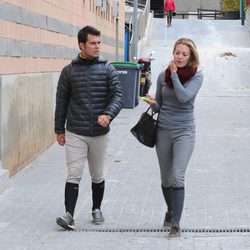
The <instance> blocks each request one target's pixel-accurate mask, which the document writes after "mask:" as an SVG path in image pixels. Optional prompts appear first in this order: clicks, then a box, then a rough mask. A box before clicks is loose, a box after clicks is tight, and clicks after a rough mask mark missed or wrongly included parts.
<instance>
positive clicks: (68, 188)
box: [55, 26, 122, 230]
mask: <svg viewBox="0 0 250 250" xmlns="http://www.w3.org/2000/svg"><path fill="white" fill-rule="evenodd" d="M100 35H101V33H100V31H98V30H97V29H95V28H94V27H91V26H85V27H84V28H83V29H81V30H80V31H79V32H78V44H79V48H80V50H81V52H80V53H79V55H78V57H77V58H76V59H74V60H73V61H72V62H71V63H70V64H69V65H67V66H65V67H64V69H63V70H62V72H61V75H60V78H59V81H58V86H57V93H56V110H55V133H56V135H57V142H58V144H59V145H61V146H64V145H65V150H66V162H67V167H68V176H67V179H66V185H65V210H66V214H65V215H63V216H61V217H58V218H57V219H56V223H57V224H58V225H59V226H61V227H63V228H64V229H66V230H74V219H73V217H74V210H75V206H76V202H77V198H78V189H79V183H80V180H81V178H82V174H83V168H84V165H85V162H86V160H88V165H89V172H90V176H91V180H92V200H93V206H92V217H93V223H94V224H100V223H102V222H103V221H104V218H103V215H102V212H101V202H102V199H103V194H104V186H105V181H104V176H103V168H104V159H105V150H106V147H107V133H108V132H109V130H110V127H109V124H110V122H111V121H112V120H113V119H114V118H115V117H116V116H117V115H118V113H119V112H120V110H121V108H122V88H121V83H120V81H119V80H118V74H117V71H116V70H115V68H114V66H112V65H110V64H108V63H107V61H106V60H104V59H103V58H101V57H100V56H99V53H100V44H101V40H100ZM65 125H66V129H65Z"/></svg>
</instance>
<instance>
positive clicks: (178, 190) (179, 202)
mask: <svg viewBox="0 0 250 250" xmlns="http://www.w3.org/2000/svg"><path fill="white" fill-rule="evenodd" d="M184 197H185V190H184V187H174V188H173V213H174V218H173V222H172V223H173V225H178V226H179V224H180V220H181V214H182V210H183V205H184Z"/></svg>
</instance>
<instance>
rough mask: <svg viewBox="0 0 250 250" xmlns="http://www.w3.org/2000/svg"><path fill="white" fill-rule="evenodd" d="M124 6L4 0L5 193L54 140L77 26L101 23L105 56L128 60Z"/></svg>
mask: <svg viewBox="0 0 250 250" xmlns="http://www.w3.org/2000/svg"><path fill="white" fill-rule="evenodd" d="M124 9H125V1H119V0H73V1H68V0H35V1H34V0H18V1H17V0H0V192H1V189H2V190H3V189H4V186H6V185H5V184H4V183H6V182H7V181H8V178H9V176H13V175H14V174H16V173H17V172H18V171H19V170H21V169H22V168H23V167H25V166H26V165H27V164H28V163H29V162H30V161H32V160H33V159H34V158H35V157H37V156H38V155H39V154H40V153H41V152H42V151H43V150H45V149H46V148H47V147H49V146H50V145H51V144H52V143H54V142H55V135H54V132H53V121H54V106H55V91H56V85H57V80H58V77H59V74H60V71H61V70H62V68H63V67H64V66H65V65H66V64H68V63H70V62H71V60H72V59H73V58H74V57H76V56H77V54H78V52H79V49H78V44H77V33H78V30H79V29H80V28H82V27H83V26H85V25H92V26H94V27H96V28H97V29H99V30H100V31H101V33H102V49H101V51H102V56H104V57H105V58H107V59H108V60H109V61H114V60H122V59H123V57H124V23H125V11H124ZM1 183H2V184H1ZM1 185H2V186H1Z"/></svg>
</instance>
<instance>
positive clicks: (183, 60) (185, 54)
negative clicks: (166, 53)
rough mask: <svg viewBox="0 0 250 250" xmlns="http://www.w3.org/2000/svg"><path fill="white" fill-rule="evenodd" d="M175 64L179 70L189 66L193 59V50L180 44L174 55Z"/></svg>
mask: <svg viewBox="0 0 250 250" xmlns="http://www.w3.org/2000/svg"><path fill="white" fill-rule="evenodd" d="M173 55H174V63H175V65H176V67H177V68H183V67H185V66H187V64H188V63H189V61H190V58H191V50H190V48H189V47H188V46H187V45H184V44H178V45H177V46H176V48H175V51H174V53H173Z"/></svg>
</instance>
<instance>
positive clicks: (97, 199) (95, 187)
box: [92, 181, 105, 211]
mask: <svg viewBox="0 0 250 250" xmlns="http://www.w3.org/2000/svg"><path fill="white" fill-rule="evenodd" d="M104 188H105V181H102V182H101V183H94V182H92V200H93V206H92V211H94V210H95V209H100V208H101V203H102V199H103V195H104Z"/></svg>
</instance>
